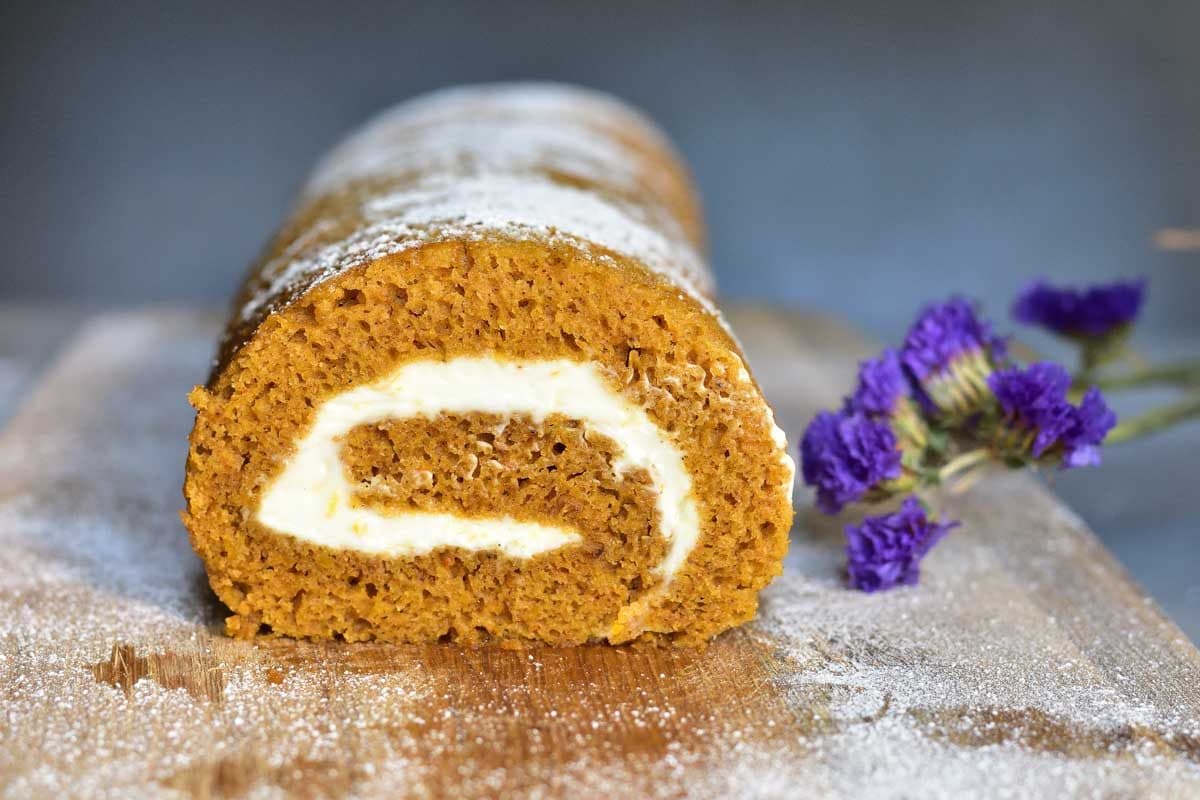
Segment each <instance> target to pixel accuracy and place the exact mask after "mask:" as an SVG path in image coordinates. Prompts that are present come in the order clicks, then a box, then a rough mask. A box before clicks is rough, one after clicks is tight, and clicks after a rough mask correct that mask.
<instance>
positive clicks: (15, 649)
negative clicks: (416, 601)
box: [0, 308, 1200, 798]
mask: <svg viewBox="0 0 1200 800" xmlns="http://www.w3.org/2000/svg"><path fill="white" fill-rule="evenodd" d="M730 316H731V318H732V321H733V324H734V327H735V328H736V329H737V330H738V332H739V334H740V335H741V337H742V339H743V340H744V343H745V346H746V348H747V350H748V351H749V354H750V357H751V364H752V366H753V367H754V369H755V372H756V374H757V376H758V377H759V379H760V380H761V382H762V383H763V386H764V388H765V390H766V391H767V394H768V395H769V396H770V398H771V400H772V402H773V404H774V405H775V407H776V409H777V410H778V412H779V417H780V420H781V424H782V425H783V426H784V427H785V428H786V430H787V431H788V434H789V438H790V439H791V440H793V441H794V440H795V438H796V436H797V434H798V433H799V432H800V431H801V430H802V427H803V425H804V423H805V422H806V420H807V419H808V418H809V417H810V416H811V414H812V413H813V412H814V411H815V410H816V409H817V408H819V407H821V406H826V405H832V404H835V403H836V402H837V400H838V398H839V396H840V395H841V394H842V393H843V392H844V390H845V388H846V387H847V386H848V385H849V381H850V379H851V376H852V374H853V365H854V361H855V359H857V358H859V357H861V356H862V355H863V354H864V347H863V344H862V342H861V341H860V340H858V339H857V338H856V337H854V336H853V335H851V334H849V333H848V332H846V331H845V330H844V329H843V328H841V327H839V326H838V325H836V324H833V323H831V322H829V321H828V320H824V319H820V318H817V317H812V316H800V315H794V314H789V313H785V312H781V311H772V310H768V309H763V308H743V309H739V310H737V311H736V313H733V314H731V315H730ZM216 333H217V320H216V319H215V318H213V317H211V316H207V315H203V314H196V313H187V312H179V313H163V312H155V313H135V314H128V315H119V316H106V317H102V318H98V319H96V320H94V321H93V322H91V323H90V324H89V325H87V326H86V327H85V328H84V330H83V332H82V333H81V334H80V335H79V336H78V338H77V340H76V341H75V343H74V344H73V345H72V346H71V347H70V348H69V349H68V351H67V353H66V354H65V355H64V356H63V357H62V358H61V359H60V360H59V361H58V363H57V365H56V366H55V367H54V368H53V369H52V370H50V372H49V374H47V375H46V376H45V377H44V378H43V379H42V380H41V382H40V385H39V387H38V388H37V389H36V390H35V391H34V393H33V394H32V395H31V396H29V397H27V398H26V400H25V402H24V404H23V406H22V408H21V410H20V411H19V412H18V413H17V415H16V416H15V417H14V419H13V420H12V421H11V422H10V423H9V424H8V426H7V428H6V429H5V431H4V432H3V434H0V566H2V567H3V569H2V570H0V692H2V693H3V702H4V708H3V713H2V714H0V786H3V787H4V791H5V793H6V796H8V797H13V798H26V797H54V798H62V797H97V796H113V797H122V798H131V797H143V796H144V797H171V796H195V797H278V796H286V795H295V796H303V797H326V796H331V797H332V796H362V797H400V796H417V797H420V796H455V797H494V796H530V797H591V796H603V797H611V796H613V795H619V796H622V797H641V796H646V797H682V796H691V797H785V796H797V795H801V796H812V795H822V796H831V797H856V798H860V797H875V796H878V797H920V798H931V797H964V796H997V797H999V796H1016V797H1063V796H1085V795H1087V796H1091V795H1097V796H1099V795H1103V796H1106V797H1110V796H1111V797H1126V796H1150V797H1154V796H1157V797H1180V796H1186V795H1193V796H1200V654H1198V653H1197V651H1196V650H1195V648H1193V646H1192V645H1191V644H1190V643H1189V642H1188V641H1187V640H1186V638H1185V637H1184V636H1183V635H1182V634H1181V633H1180V631H1179V630H1178V629H1177V628H1176V627H1175V626H1174V625H1173V624H1172V623H1170V622H1169V621H1168V620H1167V619H1166V618H1165V617H1164V616H1163V615H1162V613H1161V612H1160V611H1159V610H1158V609H1157V608H1156V607H1155V606H1154V604H1153V603H1152V602H1151V601H1150V600H1149V599H1148V598H1147V597H1146V595H1145V594H1144V593H1143V592H1142V591H1141V590H1140V589H1138V588H1137V587H1136V586H1134V585H1133V584H1132V583H1131V582H1130V580H1129V579H1128V578H1127V577H1126V575H1125V574H1124V572H1123V571H1122V570H1121V568H1120V567H1119V566H1118V565H1117V564H1116V563H1115V562H1114V561H1113V559H1112V558H1111V557H1110V556H1109V555H1108V554H1107V553H1106V552H1105V551H1104V550H1103V549H1102V547H1101V546H1100V545H1099V543H1098V542H1097V541H1096V539H1095V537H1094V536H1093V535H1092V534H1091V533H1090V532H1088V530H1087V529H1086V528H1085V527H1084V526H1083V525H1082V524H1081V522H1080V521H1079V519H1078V518H1076V517H1075V516H1074V515H1073V514H1072V513H1071V512H1070V511H1068V510H1067V509H1065V508H1064V507H1063V506H1062V505H1061V504H1060V503H1059V502H1058V501H1056V500H1055V499H1054V497H1053V496H1051V495H1050V494H1049V493H1047V491H1045V490H1044V489H1043V488H1041V486H1040V485H1039V484H1038V483H1037V482H1035V481H1034V480H1033V479H1031V478H1029V477H1028V476H1000V477H997V478H996V479H995V480H988V481H985V482H984V483H982V484H980V485H978V486H977V487H976V488H975V489H973V490H972V492H971V493H970V494H969V495H967V496H965V497H961V498H954V499H951V500H950V501H949V504H950V507H949V513H950V514H951V516H954V517H956V518H959V519H962V520H963V521H964V523H965V524H964V526H963V527H962V528H961V529H959V530H957V531H956V532H954V533H953V534H952V535H951V536H950V537H949V538H948V539H947V540H946V541H945V542H944V543H943V544H942V545H941V546H939V547H938V549H937V550H936V551H935V552H934V553H933V554H932V555H931V556H930V558H929V559H928V560H927V562H926V565H927V566H926V569H925V578H924V580H923V582H922V584H921V586H920V587H919V588H915V589H904V590H898V591H894V592H889V593H884V594H880V595H874V596H869V595H864V594H859V593H856V592H852V591H849V590H847V589H846V588H844V586H843V582H842V578H841V575H840V568H841V563H842V558H841V552H840V551H841V547H842V543H841V534H840V530H839V523H835V522H831V521H829V520H827V519H825V518H822V517H820V516H818V515H815V514H813V513H812V512H811V511H810V510H808V509H807V508H801V510H800V511H799V513H798V516H797V524H796V528H795V530H794V532H793V538H792V549H791V554H790V555H789V556H788V561H787V567H786V572H785V574H784V576H783V577H782V578H780V579H779V580H777V581H776V582H775V583H774V584H773V585H772V586H771V587H770V588H769V589H768V590H767V591H766V592H765V594H764V598H763V608H762V611H761V614H760V618H759V620H758V621H756V622H755V623H753V624H752V625H749V626H747V627H745V628H743V629H742V630H739V631H735V632H732V633H730V634H727V635H725V636H723V637H720V638H719V639H718V640H717V641H716V642H714V643H713V644H712V645H711V646H710V647H709V648H708V649H707V650H705V651H692V650H648V649H628V648H610V647H584V648H577V649H562V650H556V649H542V650H535V651H530V652H513V651H505V650H498V649H478V650H468V649H461V648H458V647H454V646H442V645H434V646H423V647H392V646H348V645H344V644H305V643H296V642H290V641H283V640H268V641H261V642H257V643H246V642H240V641H232V640H229V639H227V638H225V637H223V636H222V635H221V633H220V630H221V619H222V609H221V607H220V606H219V604H218V603H217V602H216V601H215V600H214V598H213V597H212V595H211V594H210V592H209V591H208V588H207V586H206V584H205V581H204V577H203V574H202V571H201V568H200V564H199V562H198V560H197V559H196V558H195V556H193V554H192V553H191V551H190V549H189V547H188V544H187V540H186V537H185V534H184V530H183V528H182V527H181V525H180V523H179V521H178V518H177V516H176V511H177V509H178V508H179V506H180V504H181V498H180V494H179V486H180V481H181V471H182V465H183V460H184V455H185V436H186V433H187V431H188V429H189V427H190V424H191V412H190V410H189V408H188V407H187V404H186V403H185V401H184V395H185V393H186V392H187V390H188V388H189V387H190V386H191V385H192V384H193V383H196V382H197V381H199V380H201V378H202V376H203V375H204V372H205V369H206V366H207V361H208V359H209V356H210V355H211V352H212V344H213V341H214V339H215V336H216ZM797 502H798V503H799V504H800V505H801V506H805V505H806V504H807V497H806V496H805V495H803V494H799V495H798V496H797Z"/></svg>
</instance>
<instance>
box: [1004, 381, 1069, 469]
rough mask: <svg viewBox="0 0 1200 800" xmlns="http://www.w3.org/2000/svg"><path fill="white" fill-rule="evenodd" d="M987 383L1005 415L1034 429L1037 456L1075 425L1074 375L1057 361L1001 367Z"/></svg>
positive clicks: (1035, 456)
mask: <svg viewBox="0 0 1200 800" xmlns="http://www.w3.org/2000/svg"><path fill="white" fill-rule="evenodd" d="M988 386H989V387H991V390H992V393H993V394H995V395H996V400H997V401H999V403H1000V410H1001V411H1003V412H1004V414H1005V415H1006V416H1008V417H1011V418H1013V419H1015V420H1017V421H1018V422H1019V423H1020V424H1021V425H1022V426H1023V427H1024V428H1026V429H1029V430H1031V431H1034V432H1035V436H1034V440H1033V446H1032V448H1031V452H1032V454H1033V457H1034V458H1039V457H1041V455H1042V453H1044V452H1046V450H1047V449H1049V448H1050V447H1051V446H1053V445H1054V444H1055V443H1056V442H1057V441H1058V440H1059V439H1060V438H1061V437H1062V436H1063V435H1064V434H1066V433H1067V431H1069V430H1071V427H1072V426H1073V425H1074V424H1075V417H1074V411H1075V409H1074V408H1072V407H1071V404H1070V403H1068V402H1067V390H1068V389H1070V388H1071V376H1070V375H1068V374H1067V371H1066V370H1065V369H1063V368H1062V367H1061V366H1059V365H1058V364H1052V363H1049V362H1043V363H1038V364H1031V365H1029V366H1028V367H1026V368H1024V369H1021V368H1020V367H1014V368H1012V369H1006V370H1001V371H999V372H995V373H992V375H991V377H990V378H988Z"/></svg>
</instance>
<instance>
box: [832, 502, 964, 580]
mask: <svg viewBox="0 0 1200 800" xmlns="http://www.w3.org/2000/svg"><path fill="white" fill-rule="evenodd" d="M956 525H958V523H957V522H950V523H941V522H936V521H934V520H930V519H929V518H928V517H927V516H926V514H925V509H923V508H922V507H921V504H920V502H918V500H917V498H915V497H911V496H910V497H907V498H905V500H904V502H903V503H902V504H901V505H900V509H899V510H898V511H895V512H893V513H891V514H884V515H882V516H876V517H867V518H866V519H864V520H863V521H862V522H861V523H860V524H858V525H847V526H846V559H847V561H848V565H847V572H848V573H849V575H850V584H851V585H852V586H853V587H854V588H855V589H859V590H861V591H864V592H876V591H880V590H883V589H890V588H892V587H893V586H897V585H900V584H907V585H915V584H916V583H917V581H918V580H920V577H921V566H920V565H921V559H922V558H924V557H925V554H926V553H928V552H929V551H930V549H932V548H933V546H934V545H935V544H937V543H938V541H939V540H940V539H941V538H942V537H943V536H945V535H946V532H947V531H949V530H950V529H951V528H953V527H955V526H956Z"/></svg>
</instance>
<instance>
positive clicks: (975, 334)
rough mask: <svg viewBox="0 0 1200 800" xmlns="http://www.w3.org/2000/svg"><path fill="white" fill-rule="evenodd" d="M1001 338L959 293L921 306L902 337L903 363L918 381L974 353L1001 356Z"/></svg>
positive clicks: (936, 373) (1003, 343)
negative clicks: (906, 333) (956, 295)
mask: <svg viewBox="0 0 1200 800" xmlns="http://www.w3.org/2000/svg"><path fill="white" fill-rule="evenodd" d="M1006 349H1007V348H1006V346H1005V342H1004V339H1003V338H1001V337H999V336H996V335H995V334H994V333H993V332H992V326H991V325H990V324H989V323H988V322H987V321H986V320H982V319H980V318H979V315H978V314H976V313H975V308H974V306H972V305H971V304H970V303H969V302H967V301H966V300H965V299H963V298H961V297H952V298H950V299H949V300H947V301H946V302H944V303H932V304H930V305H928V306H926V307H925V308H924V309H922V310H921V313H920V315H918V316H917V320H916V322H914V323H913V325H912V327H911V328H909V329H908V335H907V336H906V337H905V338H904V350H903V353H902V358H903V361H904V366H906V367H907V368H908V369H909V371H910V372H912V374H913V375H914V376H915V377H916V378H917V380H919V381H924V380H925V379H926V378H928V377H929V376H931V375H939V374H941V373H944V372H947V371H948V370H950V368H951V367H952V366H953V365H954V363H955V361H957V360H958V359H959V358H961V357H962V356H964V355H970V354H974V353H984V354H991V355H992V356H993V357H994V358H997V359H998V358H1001V357H1003V355H1004V353H1005V352H1006Z"/></svg>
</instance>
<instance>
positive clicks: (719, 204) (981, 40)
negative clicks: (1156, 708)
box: [0, 0, 1200, 638]
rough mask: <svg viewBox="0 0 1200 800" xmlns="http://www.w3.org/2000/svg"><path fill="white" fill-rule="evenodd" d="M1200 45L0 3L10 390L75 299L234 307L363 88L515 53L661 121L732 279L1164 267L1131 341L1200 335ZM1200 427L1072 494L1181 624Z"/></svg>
mask: <svg viewBox="0 0 1200 800" xmlns="http://www.w3.org/2000/svg"><path fill="white" fill-rule="evenodd" d="M1198 41H1200V2H1196V0H1180V1H1179V2H1140V3H1130V2H1121V3H1109V2H1095V1H1094V0H1093V1H1091V2H1089V1H1088V0H1074V1H1072V2H1060V3H1050V2H1042V3H1033V4H1025V3H992V2H983V1H982V0H970V1H968V2H959V3H951V2H946V3H936V2H929V1H928V0H921V1H920V2H912V3H893V2H887V1H886V0H867V1H866V2H823V3H782V2H773V3H751V2H725V3H687V4H683V3H680V4H674V3H651V2H642V3H621V2H616V3H594V2H593V3H582V2H578V3H577V2H568V1H567V0H560V2H526V3H519V4H518V3H499V2H493V3H459V4H450V3H439V4H429V5H424V4H417V3H407V2H392V3H321V4H315V3H314V4H305V3H279V4H272V3H221V2H206V3H189V4H184V3H163V2H156V3H143V2H111V3H105V4H89V3H61V4H55V3H22V2H7V3H5V4H4V5H3V7H2V8H0V121H2V124H0V241H2V245H0V315H3V318H0V364H7V366H8V370H7V372H4V371H0V406H2V405H3V401H4V399H5V398H6V397H7V398H9V399H10V401H11V399H12V398H15V397H17V396H19V394H20V392H21V391H22V390H23V387H24V386H26V385H27V384H28V380H29V378H30V376H31V375H32V374H34V373H35V372H36V370H37V369H38V368H39V367H40V366H41V364H43V363H44V361H45V359H46V358H48V357H49V355H50V353H51V352H52V351H53V350H54V348H55V346H56V345H57V343H58V342H59V341H60V340H61V338H62V337H63V336H65V335H66V334H67V332H68V331H69V329H70V327H71V321H72V320H74V319H75V318H76V316H77V315H78V314H79V313H80V309H94V308H98V307H109V306H129V305H136V304H146V303H204V304H217V303H224V302H225V300H226V298H227V297H228V295H229V294H230V292H231V291H232V289H233V287H234V285H235V282H236V280H237V279H238V277H239V276H240V274H241V272H242V270H243V269H244V267H245V265H246V264H247V262H248V261H249V260H250V259H251V258H252V257H253V255H254V254H255V252H256V250H257V249H258V248H259V247H260V246H261V245H262V244H263V242H264V241H265V239H266V238H267V236H268V234H269V233H270V232H271V230H272V228H273V227H274V226H275V225H276V224H277V223H278V222H279V220H280V219H281V217H282V216H283V214H284V213H285V211H286V209H287V207H288V204H289V202H290V199H291V198H292V196H293V195H294V193H295V192H296V190H297V189H298V187H299V185H300V184H301V182H302V180H303V178H304V176H305V172H306V170H307V169H308V168H309V167H310V166H311V165H312V164H313V162H314V161H315V159H316V158H317V157H318V156H319V155H320V154H321V153H322V152H323V151H325V150H326V149H327V148H329V147H330V146H331V145H332V144H333V143H334V142H335V141H336V140H337V139H338V137H339V136H340V135H341V134H342V133H343V132H345V131H346V129H347V128H348V127H350V126H352V125H354V124H356V123H357V122H359V121H361V120H362V119H363V118H364V117H366V116H367V115H368V114H370V113H371V112H373V111H375V110H377V109H378V108H379V107H381V106H384V105H386V104H389V103H392V102H394V101H396V100H399V99H402V98H405V97H408V96H410V95H413V94H415V93H418V92H422V91H425V90H428V89H432V88H435V87H438V86H442V85H446V84H452V83H459V82H466V81H484V80H503V79H514V78H553V79H557V80H564V81H573V82H579V83H583V84H587V85H590V86H594V87H598V88H601V89H605V90H608V91H611V92H613V93H615V94H618V95H620V96H622V97H625V98H627V99H629V100H631V101H633V102H634V103H636V104H638V105H640V106H642V107H643V108H645V109H646V110H648V111H649V112H650V114H651V115H652V116H653V117H655V118H656V119H657V120H658V121H659V122H660V123H661V124H662V125H663V126H664V127H665V128H666V129H667V130H668V131H669V133H670V134H671V135H672V136H673V137H674V139H675V140H676V142H677V143H678V144H679V146H680V148H681V150H682V151H683V152H684V154H685V155H686V157H687V158H688V160H689V162H690V163H691V165H692V167H693V168H694V171H695V174H696V177H697V180H698V182H699V185H700V189H701V191H702V193H703V195H704V198H705V201H706V205H707V209H708V212H709V220H710V223H711V232H712V245H713V259H714V262H715V267H716V270H717V274H718V279H719V281H720V284H721V287H722V290H723V292H724V294H725V295H726V296H727V297H759V298H769V299H771V300H772V301H774V302H777V303H782V304H787V305H793V306H804V307H812V308H819V309H824V310H827V311H831V312H834V313H836V314H839V315H842V316H845V317H847V318H849V319H850V320H852V321H853V322H854V323H856V324H858V325H860V326H862V327H864V328H866V329H867V330H868V331H870V332H871V333H872V334H874V335H875V336H878V337H881V338H888V339H895V338H896V337H897V336H898V335H899V334H900V333H901V332H902V330H903V328H904V326H905V324H906V323H907V322H908V320H909V319H910V318H911V316H912V314H913V311H914V309H915V307H916V305H917V304H918V303H919V302H920V301H921V300H922V299H923V298H929V297H935V296H941V295H945V294H948V293H949V292H951V291H961V292H966V293H969V294H971V295H974V296H976V297H978V298H980V299H981V300H983V301H984V303H985V305H986V306H987V307H988V308H989V310H990V311H992V312H993V313H995V314H997V315H998V316H1004V315H1005V313H1006V308H1007V305H1008V302H1009V299H1010V298H1011V296H1012V294H1013V293H1014V291H1015V290H1016V289H1017V288H1018V287H1019V286H1020V285H1021V284H1022V283H1024V282H1025V281H1026V280H1028V279H1030V278H1032V277H1034V276H1038V275H1047V276H1049V277H1052V278H1054V279H1056V280H1059V281H1063V282H1087V281H1095V280H1101V279H1105V278H1111V277H1115V276H1126V275H1128V276H1132V275H1146V276H1149V277H1150V279H1151V286H1152V289H1151V294H1150V300H1149V304H1148V307H1147V309H1146V314H1145V323H1144V325H1143V330H1142V332H1141V334H1140V342H1141V343H1142V345H1143V347H1144V349H1145V350H1147V351H1148V352H1150V353H1152V354H1154V355H1156V356H1167V355H1184V354H1187V353H1194V352H1197V351H1200V346H1198V345H1200V314H1197V313H1196V311H1195V305H1196V302H1197V300H1198V299H1200V253H1198V252H1197V251H1196V250H1190V251H1188V250H1184V251H1166V250H1163V249H1161V248H1156V247H1155V246H1154V245H1153V237H1154V235H1155V232H1156V231H1160V230H1162V229H1169V228H1184V229H1188V228H1200V157H1197V150H1196V148H1197V145H1198V143H1200V90H1198V88H1197V81H1198V79H1200V47H1198V46H1197V43H1198ZM5 322H7V324H3V323H5ZM33 331H38V334H37V335H36V336H35V335H34V334H33V333H32V332H33ZM1031 338H1032V340H1033V342H1034V343H1035V344H1037V345H1038V346H1041V347H1049V345H1048V343H1047V342H1046V340H1045V339H1040V338H1038V337H1031ZM1157 399H1161V398H1156V397H1153V396H1150V397H1143V398H1140V399H1135V400H1134V401H1133V402H1134V403H1135V406H1129V407H1136V406H1138V405H1144V404H1145V403H1148V402H1154V401H1155V400H1157ZM10 404H11V403H10ZM2 410H3V409H2V408H0V412H2ZM1198 427H1200V426H1197V425H1192V426H1190V427H1189V428H1187V429H1185V430H1184V431H1182V432H1181V434H1180V435H1177V436H1165V437H1159V438H1157V439H1154V440H1152V441H1149V442H1146V443H1142V444H1137V445H1133V446H1130V447H1127V448H1124V449H1121V450H1116V449H1114V450H1113V451H1112V453H1111V455H1110V458H1109V464H1108V465H1107V466H1106V467H1105V468H1104V469H1103V470H1099V471H1093V472H1092V473H1091V474H1086V475H1083V474H1080V475H1068V476H1064V479H1063V480H1061V481H1060V482H1059V487H1058V488H1059V489H1060V491H1061V492H1062V493H1063V494H1064V495H1065V496H1066V497H1067V499H1068V500H1069V501H1070V502H1071V503H1072V504H1073V505H1074V506H1075V507H1076V508H1078V509H1079V510H1080V511H1081V513H1083V515H1084V516H1085V517H1086V518H1087V519H1088V521H1089V522H1090V523H1091V524H1092V525H1093V527H1095V528H1096V529H1097V530H1098V531H1099V532H1100V534H1101V535H1102V536H1103V537H1104V538H1105V540H1106V542H1107V543H1108V544H1109V546H1110V547H1112V548H1113V549H1114V550H1115V551H1116V552H1117V554H1118V556H1119V557H1120V558H1122V560H1123V561H1124V562H1125V563H1126V564H1127V565H1128V566H1129V567H1130V569H1131V571H1132V572H1133V573H1134V575H1135V577H1137V578H1138V579H1140V580H1141V581H1142V582H1143V583H1144V584H1146V585H1147V586H1148V587H1149V588H1150V589H1151V591H1152V592H1153V593H1154V594H1155V596H1156V597H1157V598H1158V599H1159V600H1160V601H1161V602H1162V603H1163V604H1164V605H1165V606H1166V607H1167V609H1168V611H1169V612H1171V613H1172V614H1174V615H1175V617H1176V618H1177V619H1178V620H1179V621H1180V622H1181V624H1182V625H1183V626H1184V627H1185V629H1186V630H1188V632H1189V633H1190V634H1191V635H1192V636H1193V638H1200V577H1198V575H1197V568H1198V567H1200V533H1198V532H1197V531H1196V521H1197V518H1198V515H1197V513H1196V508H1197V502H1196V500H1195V489H1194V487H1193V478H1194V477H1195V476H1196V474H1197V467H1198V466H1200V459H1197V457H1196V453H1197V452H1200V450H1198V448H1200V431H1198V430H1197V428H1198Z"/></svg>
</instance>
